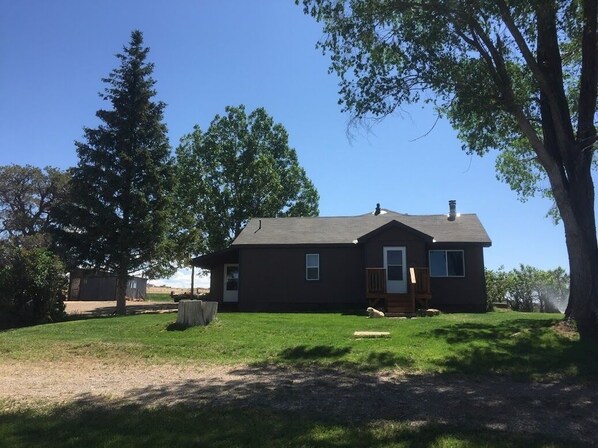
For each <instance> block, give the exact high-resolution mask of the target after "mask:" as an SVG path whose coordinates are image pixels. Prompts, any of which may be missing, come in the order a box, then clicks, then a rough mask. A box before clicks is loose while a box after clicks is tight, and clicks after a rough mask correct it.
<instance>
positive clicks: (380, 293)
mask: <svg viewBox="0 0 598 448" xmlns="http://www.w3.org/2000/svg"><path fill="white" fill-rule="evenodd" d="M407 280H408V288H407V293H406V294H391V293H388V292H387V291H386V269H384V268H366V283H365V284H366V298H367V299H377V300H378V303H379V301H380V300H383V301H385V305H386V308H387V309H388V308H389V305H390V302H392V301H393V300H396V299H397V298H398V297H401V296H403V297H405V298H406V299H407V298H408V299H407V300H408V301H409V302H410V306H409V308H410V309H411V310H410V311H411V312H415V308H416V305H417V306H421V307H424V308H427V307H428V301H429V300H430V299H431V298H432V291H431V289H430V272H429V270H428V268H416V267H410V268H409V277H408V279H407Z"/></svg>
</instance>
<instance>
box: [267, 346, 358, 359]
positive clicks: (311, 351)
mask: <svg viewBox="0 0 598 448" xmlns="http://www.w3.org/2000/svg"><path fill="white" fill-rule="evenodd" d="M350 352H351V348H350V347H333V346H330V345H315V346H312V347H309V346H307V345H297V346H295V347H289V348H285V349H284V350H282V351H281V352H280V353H279V354H278V358H280V359H283V360H286V361H314V360H321V359H331V358H333V359H334V358H340V357H342V356H345V355H346V354H348V353H350Z"/></svg>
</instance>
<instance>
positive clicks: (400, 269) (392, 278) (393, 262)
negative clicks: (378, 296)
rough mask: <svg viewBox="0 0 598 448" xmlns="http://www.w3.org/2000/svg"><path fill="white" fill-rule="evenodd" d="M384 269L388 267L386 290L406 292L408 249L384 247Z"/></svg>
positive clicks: (399, 292)
mask: <svg viewBox="0 0 598 448" xmlns="http://www.w3.org/2000/svg"><path fill="white" fill-rule="evenodd" d="M384 269H386V292H388V293H392V294H405V293H406V292H407V250H406V249H405V247H385V248H384Z"/></svg>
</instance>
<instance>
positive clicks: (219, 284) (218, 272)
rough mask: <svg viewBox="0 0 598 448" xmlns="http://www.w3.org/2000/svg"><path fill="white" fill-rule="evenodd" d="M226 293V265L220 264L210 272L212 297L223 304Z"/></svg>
mask: <svg viewBox="0 0 598 448" xmlns="http://www.w3.org/2000/svg"><path fill="white" fill-rule="evenodd" d="M223 292H224V265H222V264H220V265H218V266H216V267H214V268H212V269H211V270H210V297H211V298H212V300H216V301H218V302H222V294H223Z"/></svg>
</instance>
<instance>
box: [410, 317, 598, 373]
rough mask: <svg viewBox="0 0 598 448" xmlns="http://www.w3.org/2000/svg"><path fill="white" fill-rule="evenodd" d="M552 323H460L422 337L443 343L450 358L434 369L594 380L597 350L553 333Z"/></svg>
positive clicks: (514, 321) (422, 333) (521, 320)
mask: <svg viewBox="0 0 598 448" xmlns="http://www.w3.org/2000/svg"><path fill="white" fill-rule="evenodd" d="M557 322H559V319H554V320H535V319H525V318H521V319H513V320H509V321H503V322H500V323H497V324H481V323H470V322H465V323H459V324H452V325H448V326H444V327H441V328H435V329H433V330H429V331H425V332H421V333H419V334H418V337H422V338H430V339H438V340H443V341H445V342H446V343H448V344H450V346H451V351H452V354H451V355H448V356H446V357H444V358H442V359H441V360H438V361H437V362H436V364H437V365H438V367H439V368H441V370H443V371H447V372H459V373H486V372H497V373H509V374H512V375H515V376H521V377H524V378H531V379H542V378H547V377H548V378H550V377H553V376H554V377H559V376H563V375H568V376H586V377H595V376H598V348H597V347H594V346H591V345H589V344H585V343H582V342H580V341H573V340H571V339H568V338H566V337H563V336H560V335H558V334H557V333H555V332H554V331H553V329H552V327H553V326H554V325H555V324H556V323H557Z"/></svg>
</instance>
